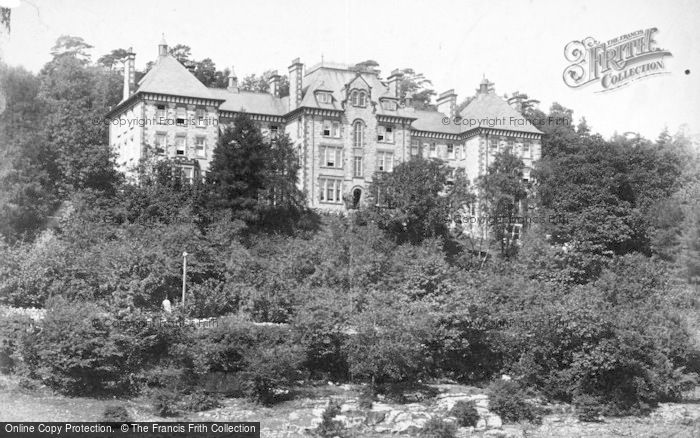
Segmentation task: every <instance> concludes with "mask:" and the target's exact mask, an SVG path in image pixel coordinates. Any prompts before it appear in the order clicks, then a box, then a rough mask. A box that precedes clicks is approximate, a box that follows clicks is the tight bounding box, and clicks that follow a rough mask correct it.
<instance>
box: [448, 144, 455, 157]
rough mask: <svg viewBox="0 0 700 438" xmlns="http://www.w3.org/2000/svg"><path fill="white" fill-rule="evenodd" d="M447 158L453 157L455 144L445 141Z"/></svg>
mask: <svg viewBox="0 0 700 438" xmlns="http://www.w3.org/2000/svg"><path fill="white" fill-rule="evenodd" d="M447 158H448V159H450V160H454V159H455V146H454V145H453V144H452V143H447Z"/></svg>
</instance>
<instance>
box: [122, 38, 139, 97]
mask: <svg viewBox="0 0 700 438" xmlns="http://www.w3.org/2000/svg"><path fill="white" fill-rule="evenodd" d="M135 59H136V54H135V53H134V52H133V50H132V48H131V47H129V52H128V53H127V54H126V57H125V58H124V95H123V96H122V97H123V99H122V100H126V99H128V98H129V97H131V95H132V94H134V91H136V70H135V67H134V60H135Z"/></svg>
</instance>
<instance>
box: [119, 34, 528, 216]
mask: <svg viewBox="0 0 700 438" xmlns="http://www.w3.org/2000/svg"><path fill="white" fill-rule="evenodd" d="M401 80H402V74H401V72H399V71H398V70H395V71H393V72H392V73H391V75H390V76H389V77H388V78H387V79H386V80H383V79H381V78H380V77H379V73H378V72H376V71H372V70H358V69H356V68H349V67H347V66H342V65H334V64H328V63H325V64H324V63H322V64H319V65H316V66H313V67H311V68H307V69H305V68H304V65H303V64H302V63H301V62H300V61H299V59H295V60H293V61H292V63H291V65H290V66H289V83H290V86H289V96H285V97H280V96H279V83H280V78H279V76H276V75H275V76H273V77H272V78H271V83H270V92H269V93H253V92H247V91H243V90H240V89H239V87H238V80H237V78H236V76H235V73H231V75H230V76H229V78H228V87H227V88H225V89H224V88H207V87H205V86H204V85H203V84H202V83H201V82H199V80H197V79H196V78H195V76H194V75H193V74H192V73H191V72H190V71H189V70H187V68H185V67H184V66H183V65H182V64H180V62H178V61H177V60H176V59H175V58H173V57H172V56H171V55H169V54H168V46H167V44H166V43H165V42H164V41H162V42H161V44H160V45H159V46H158V59H157V61H156V62H155V64H154V66H153V68H152V69H151V70H150V71H149V72H148V73H147V74H146V75H145V76H144V77H143V78H142V79H141V80H140V81H139V83H138V84H136V83H135V80H134V55H133V54H130V55H129V56H128V57H127V58H126V59H125V68H124V96H123V100H122V101H121V102H120V103H119V104H118V105H117V106H116V107H115V108H114V109H112V110H111V111H110V113H109V114H108V118H109V119H110V122H111V123H110V133H109V134H110V135H109V136H110V145H111V146H112V148H113V149H114V151H115V152H116V153H117V157H118V165H119V167H120V169H121V170H122V171H124V172H126V173H127V174H132V175H133V172H134V170H133V169H135V166H136V165H137V164H138V162H139V160H140V159H142V158H143V157H145V156H146V155H147V154H149V153H153V154H154V155H156V156H164V157H169V158H171V159H173V160H175V161H176V162H178V163H179V164H180V166H182V168H183V171H184V172H185V174H186V175H187V176H188V177H189V178H196V177H198V176H199V175H202V174H203V173H206V171H207V169H208V167H209V162H210V160H211V158H212V152H213V150H214V147H215V146H216V142H217V140H218V137H219V134H220V132H221V131H222V128H223V127H224V126H226V125H227V124H230V123H232V119H233V117H234V116H235V115H236V114H237V113H240V112H245V113H247V114H248V115H249V116H250V117H251V118H252V119H253V120H254V121H255V122H256V123H257V125H258V126H259V127H260V129H261V130H262V132H263V134H264V135H265V136H267V137H269V138H273V137H275V136H277V135H281V134H287V135H288V136H289V138H290V139H291V141H292V143H293V145H294V147H295V150H296V151H297V155H298V159H299V163H300V166H301V169H300V172H299V183H298V184H299V186H300V188H301V189H302V190H303V191H304V192H305V193H306V194H307V200H308V204H309V206H310V207H313V208H319V209H323V210H331V211H345V210H347V209H353V208H360V207H361V206H362V205H363V203H364V202H365V196H366V193H365V192H366V190H367V187H368V184H369V183H370V182H371V179H372V175H373V174H374V173H375V172H391V171H392V170H393V168H394V167H395V166H396V165H397V164H398V163H400V162H403V161H406V160H409V159H411V157H415V156H418V155H421V156H424V157H429V158H439V159H442V160H444V161H445V162H446V163H447V165H448V166H450V167H452V168H454V169H457V168H462V169H464V170H465V172H466V175H467V177H468V178H469V179H470V180H471V181H474V180H475V179H476V178H478V177H479V176H480V175H483V174H484V173H485V172H486V170H487V168H488V166H489V164H490V162H492V160H493V159H494V157H495V154H496V153H498V152H500V151H503V150H505V149H509V150H510V151H512V152H513V153H514V154H516V155H518V156H519V157H520V158H521V159H522V160H523V162H524V163H525V171H524V174H523V178H525V179H529V178H530V170H531V169H532V165H533V163H534V162H535V161H536V160H538V159H539V157H540V140H541V136H542V133H541V132H540V131H539V130H538V129H536V128H535V127H534V126H533V125H531V124H529V123H528V122H527V121H526V120H525V119H524V118H523V117H522V115H521V114H520V113H518V112H517V111H516V110H515V109H513V108H512V107H511V106H510V105H509V104H508V103H507V102H506V101H505V100H503V99H502V98H501V97H499V96H497V95H496V94H495V93H494V91H493V88H492V84H490V83H489V82H488V81H487V80H485V79H484V81H482V83H481V84H480V86H479V89H477V93H476V96H475V97H474V99H473V100H472V101H471V102H470V103H469V105H468V106H466V108H464V109H463V110H462V111H461V112H460V114H457V112H456V109H457V95H456V94H455V93H454V91H453V90H449V91H446V92H444V93H442V94H440V95H439V97H438V100H437V109H436V110H419V109H416V108H413V107H412V106H411V104H410V101H401V99H400V83H401Z"/></svg>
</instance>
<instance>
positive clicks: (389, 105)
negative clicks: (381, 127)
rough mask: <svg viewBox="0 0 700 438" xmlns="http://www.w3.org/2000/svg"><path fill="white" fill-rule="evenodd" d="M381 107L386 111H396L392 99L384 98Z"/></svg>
mask: <svg viewBox="0 0 700 438" xmlns="http://www.w3.org/2000/svg"><path fill="white" fill-rule="evenodd" d="M382 107H383V108H384V109H385V110H387V111H396V102H394V101H393V100H385V101H383V102H382Z"/></svg>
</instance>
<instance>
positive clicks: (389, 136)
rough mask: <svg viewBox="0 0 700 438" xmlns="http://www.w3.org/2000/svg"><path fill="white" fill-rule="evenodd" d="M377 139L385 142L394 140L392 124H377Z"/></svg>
mask: <svg viewBox="0 0 700 438" xmlns="http://www.w3.org/2000/svg"><path fill="white" fill-rule="evenodd" d="M377 141H383V142H385V143H393V142H394V128H393V127H392V126H381V125H379V126H377Z"/></svg>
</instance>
